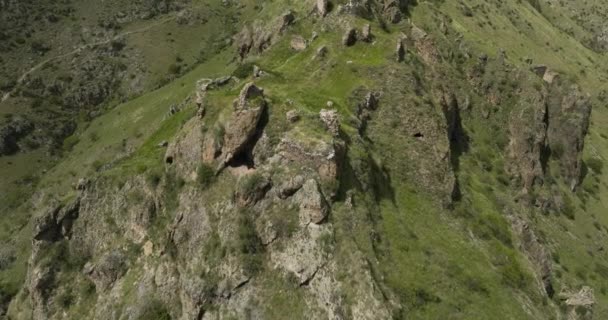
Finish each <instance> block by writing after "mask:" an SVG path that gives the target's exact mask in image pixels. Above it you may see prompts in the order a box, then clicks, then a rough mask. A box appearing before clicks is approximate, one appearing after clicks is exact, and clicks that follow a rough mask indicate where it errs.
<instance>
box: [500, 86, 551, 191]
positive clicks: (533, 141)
mask: <svg viewBox="0 0 608 320" xmlns="http://www.w3.org/2000/svg"><path fill="white" fill-rule="evenodd" d="M545 95H546V92H544V91H537V90H536V89H533V88H524V89H523V90H522V92H521V93H520V101H519V103H518V105H517V106H516V108H514V109H513V111H512V112H511V119H510V121H509V132H510V140H509V145H508V147H507V149H508V152H507V154H508V157H509V158H510V159H511V161H510V162H509V163H508V165H507V168H506V170H507V172H509V173H510V174H511V176H513V177H515V179H516V180H517V181H518V182H517V184H519V185H521V186H522V188H523V193H524V194H527V193H529V192H531V191H532V189H533V187H534V186H535V185H542V183H543V177H544V166H545V165H546V164H545V163H544V162H543V161H546V159H545V157H546V152H547V151H546V146H545V145H546V142H545V141H546V137H547V110H546V101H545Z"/></svg>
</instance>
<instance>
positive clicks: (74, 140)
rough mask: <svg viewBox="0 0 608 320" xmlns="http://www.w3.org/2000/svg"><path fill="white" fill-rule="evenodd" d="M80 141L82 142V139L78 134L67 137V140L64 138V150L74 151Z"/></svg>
mask: <svg viewBox="0 0 608 320" xmlns="http://www.w3.org/2000/svg"><path fill="white" fill-rule="evenodd" d="M78 142H80V139H79V138H78V136H76V135H71V136H69V137H67V138H65V140H63V150H65V151H72V149H74V146H75V145H77V144H78Z"/></svg>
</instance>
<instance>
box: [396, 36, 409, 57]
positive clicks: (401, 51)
mask: <svg viewBox="0 0 608 320" xmlns="http://www.w3.org/2000/svg"><path fill="white" fill-rule="evenodd" d="M406 52H407V49H406V48H405V44H404V43H403V39H399V41H397V49H396V50H395V57H396V59H397V62H403V60H404V59H405V54H406Z"/></svg>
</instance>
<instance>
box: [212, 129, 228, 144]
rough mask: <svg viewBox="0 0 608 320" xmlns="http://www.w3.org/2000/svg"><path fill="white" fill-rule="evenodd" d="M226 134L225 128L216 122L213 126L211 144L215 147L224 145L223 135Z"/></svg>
mask: <svg viewBox="0 0 608 320" xmlns="http://www.w3.org/2000/svg"><path fill="white" fill-rule="evenodd" d="M225 134H226V128H225V127H224V125H223V124H222V123H217V124H216V125H215V126H214V127H213V144H215V146H216V147H218V149H219V148H221V147H222V146H223V145H224V135H225Z"/></svg>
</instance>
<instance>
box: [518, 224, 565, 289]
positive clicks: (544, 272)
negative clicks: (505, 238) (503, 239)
mask: <svg viewBox="0 0 608 320" xmlns="http://www.w3.org/2000/svg"><path fill="white" fill-rule="evenodd" d="M510 218H511V228H512V230H513V232H514V234H515V235H516V236H517V239H519V248H520V250H521V251H522V252H523V253H524V254H525V255H526V257H527V258H528V260H529V261H530V262H531V263H532V265H533V266H534V269H535V273H536V275H537V277H538V280H539V282H540V287H541V288H540V289H541V290H542V291H544V292H545V294H546V295H547V296H548V297H549V298H552V297H553V295H554V294H555V289H554V287H553V279H552V276H553V275H552V264H551V256H550V253H549V251H548V250H547V249H546V248H545V246H544V245H543V244H542V243H541V240H540V239H539V238H538V236H537V235H536V233H535V232H534V230H533V229H532V228H531V227H530V225H529V224H528V223H527V222H526V221H525V220H524V219H523V218H521V217H516V216H510Z"/></svg>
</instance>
